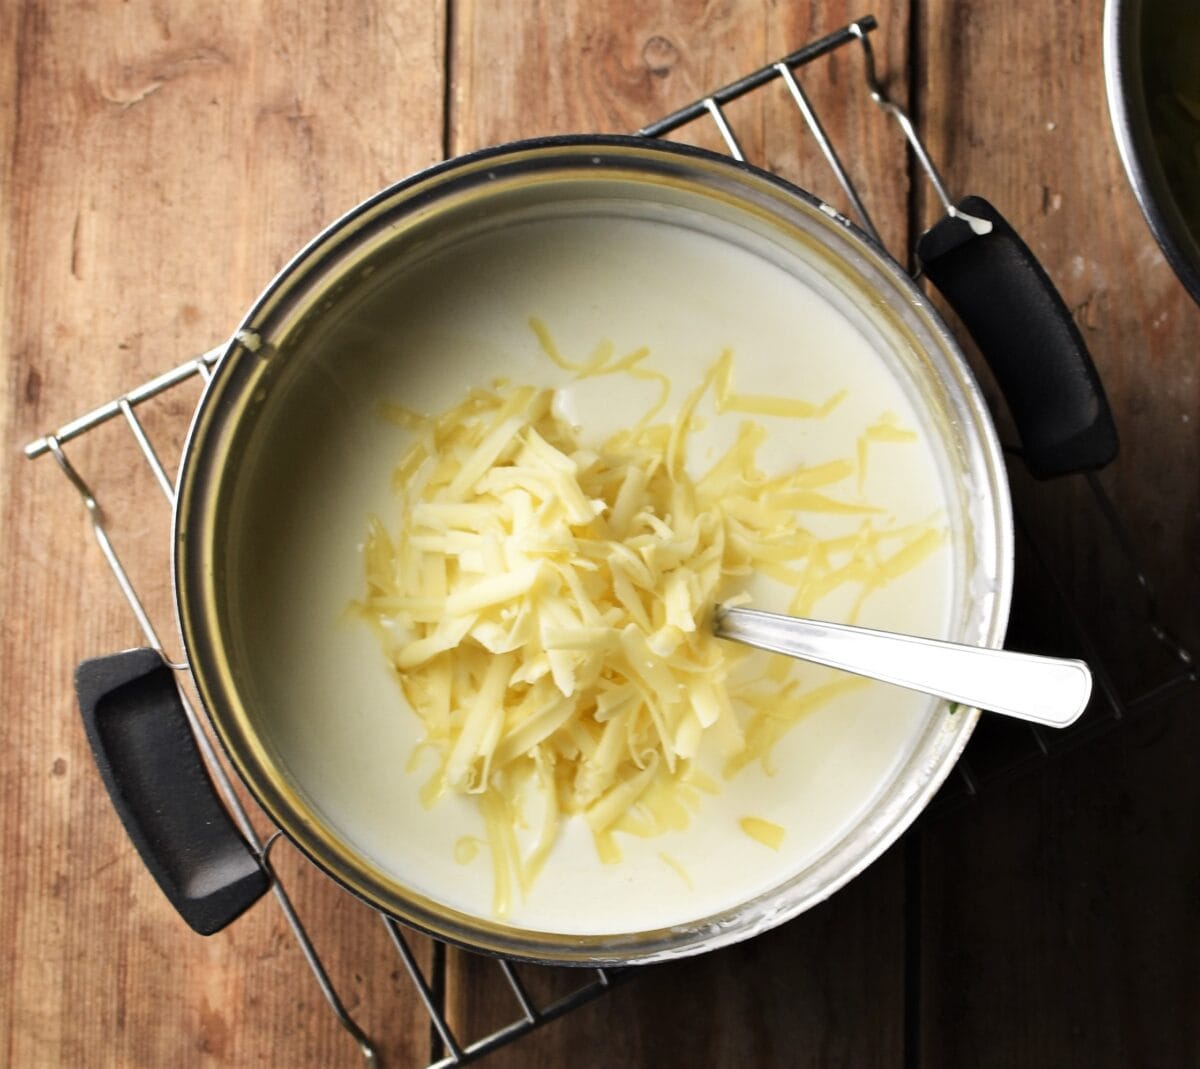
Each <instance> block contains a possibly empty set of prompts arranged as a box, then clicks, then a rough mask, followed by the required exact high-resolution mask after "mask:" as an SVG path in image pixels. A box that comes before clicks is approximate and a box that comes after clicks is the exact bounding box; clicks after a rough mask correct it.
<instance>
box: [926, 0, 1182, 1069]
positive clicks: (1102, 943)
mask: <svg viewBox="0 0 1200 1069" xmlns="http://www.w3.org/2000/svg"><path fill="white" fill-rule="evenodd" d="M1102 7H1103V5H1102V4H1101V3H1100V2H1098V0H1095V2H1089V3H1085V4H1082V5H1070V6H1064V5H1058V6H1049V7H1044V8H1043V9H1042V16H1041V17H1039V18H1037V19H1030V18H1028V17H1025V13H1024V12H1022V11H1021V10H1019V9H1018V7H1017V6H1014V5H1011V4H1004V3H999V2H992V0H983V2H980V3H973V4H971V5H970V6H969V7H968V6H967V5H962V4H954V3H951V2H944V0H929V2H923V3H922V4H921V5H920V9H921V15H920V23H919V39H918V41H917V43H916V46H915V51H916V54H917V55H918V57H919V61H920V62H919V68H918V100H917V105H918V109H919V112H920V114H921V116H922V119H923V129H924V131H925V133H926V136H927V138H928V140H929V144H930V148H931V151H932V152H933V154H934V157H935V158H936V159H938V160H939V161H940V162H941V164H942V166H943V168H944V173H945V177H946V180H947V182H948V184H949V185H950V187H951V189H952V190H954V191H957V194H958V195H960V196H961V195H963V194H966V193H968V192H978V193H981V194H983V195H984V196H986V197H988V198H989V199H991V200H992V201H993V202H994V203H995V204H996V205H997V206H998V207H999V208H1000V210H1001V211H1002V212H1003V213H1005V215H1006V216H1007V217H1008V218H1009V220H1010V221H1011V222H1012V223H1013V225H1014V226H1015V227H1016V228H1017V230H1018V232H1020V233H1022V234H1023V235H1024V236H1025V237H1026V239H1027V240H1028V241H1029V243H1030V244H1031V245H1032V247H1033V248H1034V249H1035V251H1036V253H1037V255H1038V256H1039V257H1040V258H1041V259H1042V262H1043V263H1044V264H1045V266H1046V267H1047V269H1048V270H1049V272H1050V274H1051V275H1052V277H1053V278H1054V279H1055V281H1056V282H1057V284H1058V285H1059V287H1060V289H1061V291H1062V293H1063V296H1064V299H1065V300H1066V302H1067V304H1068V306H1069V307H1070V308H1071V309H1072V312H1073V314H1074V316H1075V319H1076V321H1077V323H1078V324H1079V326H1080V329H1081V330H1082V332H1083V334H1084V336H1085V339H1086V341H1087V343H1088V345H1089V347H1090V348H1091V351H1092V354H1093V356H1094V358H1095V360H1096V363H1097V366H1098V367H1099V369H1100V372H1101V375H1102V377H1103V379H1104V381H1105V383H1106V385H1107V388H1108V392H1109V397H1110V400H1111V402H1112V406H1113V410H1114V414H1115V416H1116V419H1117V424H1118V428H1119V430H1120V433H1121V438H1122V450H1121V456H1120V458H1119V460H1118V461H1117V463H1116V464H1115V465H1114V466H1113V468H1112V469H1111V470H1110V471H1108V472H1106V473H1105V474H1104V477H1103V482H1104V484H1105V485H1106V486H1107V487H1108V488H1109V490H1110V491H1111V493H1112V495H1113V498H1114V500H1115V503H1116V505H1117V508H1118V511H1119V512H1120V514H1121V515H1122V516H1123V517H1124V519H1125V521H1126V523H1127V525H1128V527H1129V528H1130V534H1131V538H1132V540H1133V544H1134V547H1135V550H1136V554H1137V557H1138V558H1139V560H1141V561H1142V562H1144V564H1145V566H1146V568H1147V571H1148V572H1149V574H1150V577H1151V579H1152V581H1154V582H1155V583H1156V585H1157V586H1158V587H1159V588H1160V592H1161V601H1160V611H1161V613H1162V616H1163V619H1164V620H1166V621H1168V622H1169V625H1170V626H1171V627H1172V629H1174V630H1175V631H1177V632H1178V633H1180V634H1181V635H1182V636H1184V637H1185V638H1186V640H1187V641H1188V642H1189V643H1190V644H1191V645H1192V647H1193V648H1196V646H1197V641H1198V639H1200V568H1198V563H1200V558H1198V557H1197V547H1198V545H1200V530H1198V527H1197V523H1198V520H1200V479H1198V478H1197V472H1198V471H1200V427H1198V425H1197V421H1196V418H1195V412H1196V411H1197V406H1198V403H1200V379H1198V377H1197V373H1196V369H1197V363H1196V344H1195V341H1196V338H1197V337H1200V309H1198V308H1197V307H1196V306H1195V304H1193V303H1192V302H1191V301H1190V300H1189V299H1188V297H1187V295H1186V293H1185V292H1184V290H1183V287H1182V286H1181V285H1180V284H1179V282H1178V280H1177V279H1176V278H1175V276H1174V275H1173V274H1172V273H1171V271H1170V269H1169V267H1168V266H1167V264H1166V262H1165V261H1164V260H1163V258H1162V256H1161V254H1160V253H1159V251H1158V248H1157V246H1156V245H1155V244H1154V241H1153V239H1152V238H1151V236H1150V232H1149V230H1148V229H1147V228H1146V226H1145V224H1144V223H1143V221H1142V218H1141V216H1140V214H1139V212H1138V210H1137V206H1136V204H1135V203H1134V200H1133V196H1132V193H1131V191H1130V189H1129V186H1128V183H1127V182H1126V179H1125V175H1124V173H1123V171H1122V169H1121V165H1120V161H1119V158H1118V156H1117V151H1116V146H1115V143H1114V141H1113V139H1112V136H1111V133H1110V130H1109V122H1108V115H1107V111H1106V104H1105V97H1104V81H1103V69H1102V59H1101V42H1100V30H1101V25H1102ZM1016 69H1019V71H1020V75H1019V80H1017V81H1014V79H1015V77H1016V76H1015V70H1016ZM1006 86H1007V87H1006ZM918 203H919V212H920V215H921V217H922V218H923V219H925V220H926V221H931V219H932V217H933V213H934V210H935V209H934V205H933V204H932V198H931V197H930V196H929V195H928V192H927V191H924V190H922V191H921V192H920V194H919V202H918ZM980 374H981V377H983V378H984V380H985V382H986V381H988V380H987V374H986V371H984V370H983V369H982V368H981V369H980ZM992 394H993V396H994V395H995V390H994V389H992ZM1015 493H1016V497H1017V501H1018V505H1019V507H1021V510H1022V513H1023V515H1024V517H1025V519H1026V522H1027V523H1028V524H1029V526H1030V527H1031V528H1032V529H1033V530H1034V531H1035V532H1036V534H1037V536H1038V538H1039V540H1040V541H1041V542H1042V543H1043V545H1044V546H1045V547H1046V549H1047V552H1048V554H1049V556H1050V557H1051V559H1052V560H1053V561H1054V563H1055V570H1056V572H1057V574H1058V575H1059V576H1060V578H1061V579H1062V580H1063V582H1064V583H1065V584H1066V586H1067V588H1068V590H1069V591H1070V592H1071V594H1072V596H1073V600H1074V601H1075V603H1076V604H1077V605H1078V606H1079V607H1080V610H1081V612H1082V615H1083V617H1084V619H1085V621H1086V622H1087V625H1088V627H1089V630H1090V632H1091V633H1092V634H1093V636H1094V637H1095V638H1096V640H1097V643H1098V645H1099V647H1100V649H1101V651H1102V654H1103V657H1104V661H1105V662H1106V664H1107V665H1108V666H1109V667H1110V668H1111V670H1112V672H1113V673H1114V675H1115V677H1116V679H1117V682H1118V684H1119V685H1120V686H1121V688H1122V691H1123V693H1124V694H1125V695H1126V696H1133V695H1135V694H1137V693H1140V692H1141V689H1142V688H1144V687H1145V686H1146V685H1147V684H1148V683H1149V682H1151V681H1153V680H1155V679H1157V680H1162V679H1163V678H1166V677H1167V675H1169V674H1171V666H1170V665H1169V663H1168V662H1167V661H1166V660H1165V659H1164V658H1163V657H1162V656H1161V655H1160V654H1158V653H1157V652H1156V651H1155V650H1154V649H1153V646H1154V643H1153V642H1152V641H1150V640H1149V639H1148V635H1147V627H1146V622H1145V613H1144V605H1145V599H1144V598H1143V597H1142V596H1140V595H1139V594H1138V592H1137V590H1136V587H1135V585H1134V583H1132V582H1131V581H1130V570H1129V566H1128V562H1127V561H1126V560H1125V559H1124V557H1123V555H1122V554H1121V552H1120V550H1119V547H1118V545H1117V543H1116V541H1115V540H1114V539H1113V537H1112V536H1111V534H1110V533H1109V532H1107V531H1106V530H1105V527H1104V523H1103V519H1102V517H1100V516H1099V514H1098V513H1097V511H1096V509H1095V508H1094V507H1093V505H1092V498H1091V495H1090V493H1089V491H1088V488H1087V487H1086V485H1085V484H1084V483H1083V482H1082V481H1081V480H1079V479H1070V480H1059V481H1057V482H1055V483H1054V484H1052V485H1048V486H1038V487H1035V486H1033V485H1032V484H1031V483H1030V482H1029V481H1028V480H1026V479H1016V480H1015ZM1174 671H1175V672H1177V671H1178V666H1177V665H1176V666H1175V668H1174ZM1195 711H1196V693H1195V690H1194V688H1193V689H1192V690H1191V691H1189V692H1187V693H1185V694H1184V695H1182V696H1181V697H1179V698H1178V699H1177V700H1176V701H1175V702H1174V703H1173V704H1172V705H1170V706H1169V707H1168V708H1166V709H1163V710H1161V711H1159V712H1157V713H1154V714H1152V715H1150V716H1149V717H1148V718H1147V719H1146V720H1144V721H1142V722H1139V723H1136V724H1135V725H1133V726H1132V727H1129V728H1125V729H1122V730H1120V731H1118V732H1117V733H1115V734H1113V735H1111V736H1110V737H1108V738H1106V739H1104V740H1103V741H1102V742H1100V743H1098V744H1095V745H1093V746H1091V747H1089V748H1087V749H1086V750H1084V751H1082V752H1079V753H1076V754H1072V755H1070V756H1069V757H1065V758H1063V759H1061V760H1060V761H1059V762H1057V763H1056V764H1052V765H1050V766H1047V767H1044V768H1042V769H1041V770H1040V771H1039V772H1037V773H1036V774H1034V775H1032V776H1027V777H1025V778H1022V779H1018V780H1016V781H1014V782H1012V783H1010V784H1007V785H1005V786H1004V787H1002V788H1000V789H998V791H997V793H995V794H990V795H985V796H984V798H983V799H982V800H981V801H980V802H979V803H978V805H977V806H975V807H974V808H972V809H969V810H968V811H966V812H964V813H960V814H956V815H955V816H953V817H950V818H947V819H946V820H945V821H942V822H935V823H933V824H931V825H929V826H927V827H926V829H925V830H924V832H923V833H922V847H923V849H922V858H923V865H922V876H923V879H922V892H923V893H922V910H921V923H920V926H919V929H918V930H917V933H916V934H918V935H919V936H920V946H921V982H920V984H919V985H918V986H917V989H916V990H915V992H914V993H913V998H914V999H915V1000H916V1001H917V1002H918V1003H919V1006H920V1013H919V1034H917V1035H914V1036H913V1037H912V1039H913V1046H914V1049H915V1050H916V1051H917V1052H918V1061H919V1064H922V1065H930V1066H942V1065H947V1066H949V1065H954V1066H957V1065H974V1066H1009V1065H1025V1066H1057V1065H1091V1066H1123V1065H1134V1064H1137V1065H1194V1064H1197V1061H1198V1060H1200V1025H1198V1024H1197V1021H1198V1020H1200V1014H1198V1010H1200V987H1198V980H1200V967H1198V963H1200V912H1198V911H1197V908H1196V901H1197V899H1196V894H1195V892H1196V888H1197V887H1198V886H1200V848H1198V846H1197V841H1196V836H1195V825H1196V819H1197V817H1198V816H1200V789H1198V788H1197V777H1196V760H1197V757H1196V755H1197V752H1198V749H1197V747H1198V744H1200V734H1198V725H1197V722H1196V718H1195V715H1194V714H1195ZM969 757H970V751H968V758H969Z"/></svg>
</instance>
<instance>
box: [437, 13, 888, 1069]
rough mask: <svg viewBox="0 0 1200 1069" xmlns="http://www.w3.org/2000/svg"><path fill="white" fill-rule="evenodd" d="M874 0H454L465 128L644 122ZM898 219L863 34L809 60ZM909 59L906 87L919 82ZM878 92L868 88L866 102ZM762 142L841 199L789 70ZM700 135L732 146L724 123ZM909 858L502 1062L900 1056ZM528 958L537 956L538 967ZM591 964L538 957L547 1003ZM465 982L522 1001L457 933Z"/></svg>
mask: <svg viewBox="0 0 1200 1069" xmlns="http://www.w3.org/2000/svg"><path fill="white" fill-rule="evenodd" d="M863 13H864V12H863V11H862V10H860V9H859V8H857V7H851V6H850V5H847V4H843V3H834V4H828V5H820V7H819V8H813V9H811V10H809V9H804V8H801V7H797V6H796V5H780V6H778V7H776V6H770V7H764V6H762V5H759V4H754V3H750V2H748V0H746V2H736V3H731V4H724V5H717V6H708V7H705V8H704V9H703V10H698V9H697V8H696V6H695V5H693V4H687V3H682V2H679V3H660V4H656V5H642V4H634V3H628V2H620V0H608V2H605V3H594V2H593V3H586V4H585V3H574V2H572V3H568V4H564V5H556V9H555V14H554V17H551V16H550V14H549V9H548V8H545V7H544V6H543V5H525V4H516V3H501V4H480V3H474V2H466V3H459V4H456V5H455V7H454V17H453V20H452V27H451V28H452V38H453V40H452V53H451V65H450V70H451V79H452V82H451V84H452V100H453V103H452V108H451V113H450V120H451V122H450V145H451V147H452V149H453V151H455V152H463V151H468V150H470V149H474V148H478V147H482V146H484V145H489V144H494V143H497V142H501V141H504V140H508V139H513V138H519V137H522V136H529V135H534V134H546V133H562V132H570V131H601V132H625V131H631V130H634V129H636V128H638V127H639V126H641V125H642V124H644V123H645V122H647V121H648V120H650V119H653V118H656V117H658V116H660V115H664V114H667V113H668V112H670V111H672V110H674V109H675V108H677V107H679V106H681V105H683V104H685V103H688V102H689V101H691V100H693V99H696V98H698V97H700V96H703V95H704V94H706V93H707V92H709V91H710V90H711V89H713V88H715V87H716V86H718V85H720V84H724V83H726V82H729V81H731V80H733V79H734V78H736V77H738V76H740V75H742V74H744V73H746V72H748V71H749V70H752V69H755V68H757V67H759V66H762V65H763V64H765V63H768V62H770V61H772V60H774V59H776V58H778V57H780V56H782V55H784V54H786V53H787V52H789V51H791V50H793V49H795V48H797V47H798V46H799V45H801V44H803V43H804V42H805V41H807V40H810V39H813V38H815V37H818V36H821V35H822V34H824V33H827V32H829V31H831V30H833V29H836V28H837V27H839V26H841V25H844V24H845V23H847V22H848V21H850V20H851V19H852V18H855V17H858V16H861V15H862V14H863ZM876 13H877V14H878V16H879V17H880V21H881V23H882V24H883V27H884V31H883V32H881V34H879V35H878V48H879V52H880V64H881V70H882V71H885V72H897V71H900V72H903V71H904V70H905V67H906V57H907V34H908V22H907V13H908V5H907V4H906V3H885V4H881V5H877V6H876ZM801 79H802V82H803V85H804V86H805V89H806V91H807V92H808V93H809V94H810V96H811V97H812V99H813V101H814V103H815V104H816V106H817V108H818V110H819V112H820V114H821V115H822V117H823V120H824V121H825V122H826V124H827V125H828V127H829V130H830V132H831V133H832V134H833V135H834V136H835V137H836V138H837V139H838V144H839V147H840V151H841V152H842V154H843V155H844V157H845V158H846V160H847V161H848V162H849V161H855V163H856V164H857V172H856V173H858V174H860V175H861V182H862V186H863V193H864V196H865V197H866V198H867V199H868V200H869V201H870V206H871V207H870V210H871V211H872V212H873V213H874V214H875V216H876V218H877V220H878V222H879V224H880V226H881V228H882V229H883V231H884V233H885V234H886V235H887V236H888V238H889V239H890V240H892V241H894V242H896V243H897V244H899V245H900V246H901V247H903V246H904V245H905V243H906V241H907V225H908V215H907V194H908V186H907V174H906V170H905V163H904V155H903V152H902V151H901V150H900V149H899V146H898V143H897V141H896V140H895V132H894V131H893V130H892V129H891V128H890V127H888V125H887V124H886V123H884V122H883V121H882V116H880V115H877V114H874V109H872V108H871V107H870V105H869V101H866V100H865V94H864V93H863V92H862V88H863V87H862V83H861V81H860V79H861V61H860V58H859V56H858V55H857V52H856V51H855V52H849V51H847V52H846V53H843V54H840V55H838V56H837V57H831V59H830V60H829V61H828V62H826V61H822V62H820V63H818V64H815V65H814V66H813V67H811V68H809V69H807V70H806V71H804V72H803V74H802V75H801ZM905 88H906V80H905V79H904V78H903V77H901V78H900V79H899V84H898V86H897V91H898V96H900V98H902V99H903V98H904V92H905ZM864 105H865V106H864ZM728 115H729V118H730V121H731V122H732V123H733V124H734V125H735V127H736V129H737V132H738V136H739V139H740V140H741V142H742V145H743V148H744V149H745V151H746V154H747V157H748V158H749V159H750V160H751V161H756V162H759V163H765V164H767V165H768V166H770V167H771V168H773V169H775V170H777V171H780V172H781V173H783V174H784V175H785V176H787V177H788V178H790V179H792V180H793V181H798V182H800V183H802V184H804V185H809V186H812V187H813V188H814V189H816V190H817V192H819V193H820V194H821V195H822V196H824V197H826V198H827V199H829V200H831V201H834V202H835V203H840V200H839V196H838V191H837V187H836V186H835V185H834V184H833V182H832V181H831V179H830V176H829V173H828V172H827V170H826V167H825V164H824V163H823V161H822V160H821V159H820V158H819V157H818V156H817V155H816V153H815V151H814V148H813V146H812V144H811V142H810V141H809V140H808V138H807V135H806V132H805V130H804V128H803V124H802V120H801V119H800V116H799V115H798V113H797V112H796V110H795V107H794V105H793V104H792V103H791V100H790V98H789V97H788V96H787V94H786V91H785V89H784V87H783V85H782V84H778V83H777V84H775V85H773V86H770V87H768V88H767V89H765V90H764V91H763V92H760V93H756V94H754V95H753V96H752V97H749V98H745V99H744V100H742V101H739V102H737V103H736V104H734V105H732V106H731V107H730V108H729V110H728ZM685 139H686V140H689V141H691V142H693V143H698V144H701V145H703V146H705V147H710V148H719V147H720V145H719V139H718V138H717V137H716V136H715V134H714V133H713V131H712V130H711V129H710V128H709V127H707V126H704V125H702V126H700V127H699V128H697V129H695V130H692V129H689V130H688V131H687V132H686V138H685ZM903 908H904V894H903V865H902V863H901V858H900V856H899V854H897V853H895V852H894V853H893V854H891V855H889V856H888V858H887V859H886V860H885V861H883V862H881V863H879V864H878V865H877V866H875V867H873V868H872V869H871V870H870V871H869V872H868V874H866V875H865V876H863V877H861V878H860V879H859V880H857V881H856V882H855V883H854V884H853V885H851V887H849V888H847V889H846V890H845V891H843V892H841V893H839V894H838V895H837V896H835V898H834V899H833V901H831V902H830V903H828V904H826V905H824V906H822V907H821V908H819V909H816V910H813V911H812V912H811V913H809V914H807V915H805V916H803V917H801V918H799V919H798V920H796V921H793V922H792V923H790V924H788V925H787V926H785V927H784V928H783V929H781V930H779V931H778V932H775V933H771V934H769V935H766V936H763V937H762V938H760V939H757V940H755V941H753V942H751V943H749V944H747V945H745V946H742V947H737V948H733V949H730V950H726V951H722V952H720V953H717V954H713V955H709V956H705V957H702V958H699V959H694V960H691V961H686V962H681V963H679V964H677V965H671V966H666V967H654V968H650V969H647V970H645V975H640V974H639V975H638V976H637V977H636V978H635V979H633V980H632V981H630V983H629V984H628V986H627V987H624V988H622V989H621V990H619V991H618V992H617V993H615V994H614V995H612V996H609V997H607V998H604V999H602V1000H600V1001H599V1002H596V1003H594V1004H592V1005H590V1006H588V1007H586V1008H584V1009H581V1010H577V1011H575V1012H574V1013H573V1014H571V1015H570V1016H569V1017H568V1018H567V1019H565V1020H561V1021H559V1022H556V1023H554V1024H552V1025H549V1026H547V1027H546V1028H545V1029H544V1030H542V1031H540V1032H538V1033H536V1034H534V1035H533V1036H530V1037H528V1038H526V1039H523V1040H521V1041H520V1042H519V1043H517V1044H516V1045H514V1046H513V1047H512V1048H510V1049H508V1050H505V1051H504V1052H502V1053H499V1054H495V1055H493V1056H491V1059H490V1061H491V1063H493V1064H496V1065H498V1066H499V1065H546V1066H551V1065H562V1064H567V1063H568V1062H569V1064H571V1065H573V1066H578V1067H580V1069H583V1067H586V1066H593V1065H595V1066H600V1065H610V1064H616V1063H620V1064H638V1065H656V1064H686V1065H699V1066H703V1065H714V1066H715V1065H730V1064H747V1065H752V1064H789V1065H830V1064H854V1065H895V1064H897V1063H898V1062H899V1060H900V1058H901V1055H902V1048H903V1015H904V939H903V936H904V932H903ZM528 972H529V971H528V970H526V971H525V973H526V974H528ZM580 982H582V981H581V980H580V979H579V978H577V977H574V976H563V975H555V976H553V977H547V976H545V975H538V974H536V973H535V974H534V975H532V976H531V977H530V979H529V983H530V985H531V987H536V988H538V990H539V991H540V993H541V996H542V1001H541V1004H542V1005H544V1004H545V1003H546V1001H548V1000H549V999H550V998H551V997H552V996H554V995H561V994H563V993H565V992H566V991H568V990H570V989H571V988H572V986H576V985H578V984H579V983H580ZM447 1001H448V1009H449V1011H450V1013H451V1015H452V1020H453V1022H454V1024H455V1025H456V1027H457V1028H458V1029H459V1031H460V1034H462V1035H463V1037H464V1038H466V1039H476V1038H478V1037H479V1036H480V1035H482V1034H484V1033H485V1032H487V1031H488V1030H490V1029H493V1028H497V1027H500V1026H501V1025H503V1024H505V1023H507V1022H509V1021H511V1020H513V1019H514V1017H515V1013H514V1005H513V1003H512V998H511V995H510V994H509V992H508V989H507V987H506V986H505V985H504V984H503V982H502V979H501V978H500V977H499V976H498V975H497V973H496V971H495V966H494V965H492V964H491V963H489V962H486V961H484V960H483V959H480V958H477V957H475V956H473V955H466V954H462V953H459V952H454V951H452V952H451V954H450V957H449V960H448V966H447Z"/></svg>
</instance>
